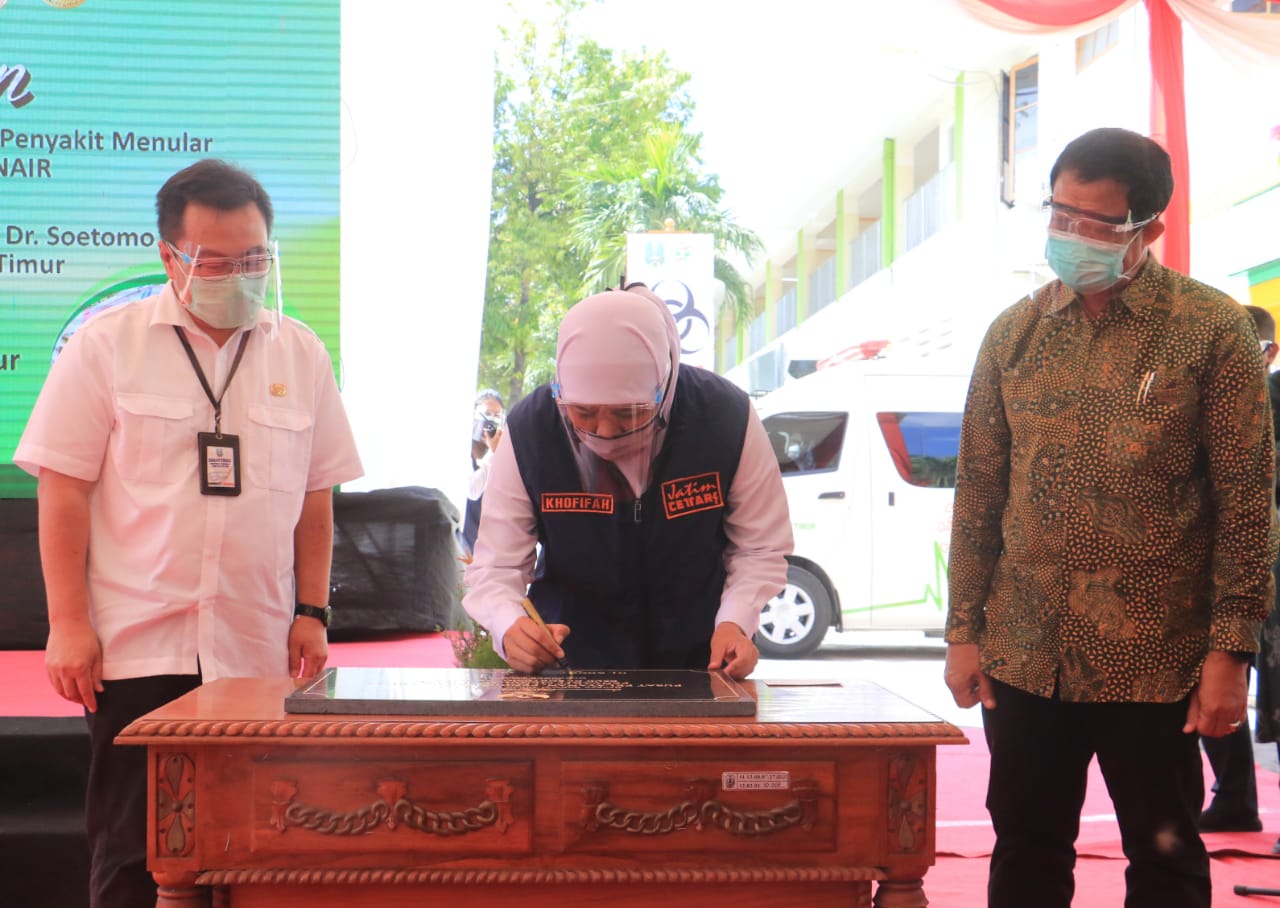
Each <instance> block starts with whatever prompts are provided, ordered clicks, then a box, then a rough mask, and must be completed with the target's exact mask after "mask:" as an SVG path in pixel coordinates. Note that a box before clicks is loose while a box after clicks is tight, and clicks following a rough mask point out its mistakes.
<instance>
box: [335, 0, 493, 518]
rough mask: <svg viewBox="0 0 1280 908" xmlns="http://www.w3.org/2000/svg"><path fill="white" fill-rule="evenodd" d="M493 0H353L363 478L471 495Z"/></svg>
mask: <svg viewBox="0 0 1280 908" xmlns="http://www.w3.org/2000/svg"><path fill="white" fill-rule="evenodd" d="M496 22H497V3H496V2H495V0H468V2H466V3H445V4H434V3H420V2H416V0H394V2H379V3H370V2H349V3H343V5H342V104H343V134H342V374H341V376H340V378H341V380H342V396H343V401H344V402H345V404H346V407H347V412H348V414H349V415H350V417H351V422H352V425H353V427H354V429H355V433H356V440H357V442H358V444H359V446H360V456H361V458H362V459H363V460H364V466H365V473H366V475H365V477H364V478H363V479H361V480H359V481H357V482H353V483H349V484H347V485H346V486H344V488H347V489H349V490H362V489H377V488H389V487H394V486H402V485H421V486H428V487H432V488H437V489H440V490H441V491H442V492H444V493H445V494H446V495H447V496H448V498H449V499H450V501H452V502H453V503H454V505H455V506H457V507H458V508H459V510H461V508H462V506H463V504H464V503H465V495H466V492H465V483H466V474H467V471H468V470H469V468H470V465H469V462H468V460H467V455H466V451H467V447H468V444H469V439H470V430H471V404H472V401H473V399H474V397H475V374H476V363H477V356H478V353H479V347H480V318H481V312H482V307H483V304H484V282H485V261H486V256H487V254H488V223H489V193H490V178H491V171H492V156H491V140H492V131H493V117H492V110H493V47H494V44H495V38H496Z"/></svg>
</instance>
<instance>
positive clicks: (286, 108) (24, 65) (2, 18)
mask: <svg viewBox="0 0 1280 908" xmlns="http://www.w3.org/2000/svg"><path fill="white" fill-rule="evenodd" d="M339 2H340V0H276V2H273V3H262V2H257V0H182V2H181V3H157V2H155V0H0V497H25V496H29V495H32V494H34V480H32V479H31V478H30V477H28V476H27V475H26V474H25V473H23V472H22V471H20V470H19V469H18V468H17V467H15V466H14V465H13V463H12V460H13V452H14V449H15V447H16V446H17V443H18V439H19V437H20V436H21V434H22V430H23V427H24V426H25V425H26V421H27V416H28V414H29V413H30V411H31V406H32V404H33V403H34V402H35V399H36V395H37V394H38V393H39V391H40V387H41V385H42V384H43V382H44V379H45V376H46V375H47V374H48V371H49V365H50V363H51V361H52V358H53V356H54V355H55V354H56V351H57V350H58V349H60V348H61V345H62V344H63V343H65V341H66V338H67V337H68V336H69V335H70V333H71V332H73V331H74V330H75V329H76V328H77V327H78V326H79V325H80V324H82V323H83V321H84V320H85V319H86V318H87V317H89V316H91V315H92V314H93V313H94V312H96V311H99V310H101V309H102V308H104V307H107V306H110V305H113V304H116V303H119V302H122V301H127V300H128V299H133V298H138V297H142V296H147V295H149V294H150V293H153V292H155V289H156V288H157V286H158V285H160V284H163V282H164V280H165V277H164V274H163V271H162V269H161V267H160V263H159V255H158V253H157V252H156V248H155V245H156V240H157V235H156V223H155V194H156V190H157V189H159V188H160V186H161V184H162V183H163V182H164V181H165V179H167V178H168V177H169V176H170V175H171V174H172V173H174V172H175V171H177V170H179V169H181V168H182V167H185V166H187V165H188V164H190V163H192V162H194V161H196V160H199V159H200V158H204V157H217V158H222V159H224V160H227V161H230V162H232V163H234V164H237V165H239V166H242V167H245V168H247V169H248V170H250V171H252V172H253V173H254V174H255V175H256V176H257V177H258V179H259V180H260V181H261V182H262V184H263V185H264V186H265V187H266V188H267V191H268V192H269V193H271V196H272V201H273V202H274V205H275V212H276V217H275V232H274V237H275V239H276V240H278V241H279V244H280V258H281V272H282V274H283V278H284V303H285V312H286V314H289V315H293V316H296V317H298V318H301V319H302V320H303V321H305V322H306V323H307V324H308V325H310V326H311V327H312V328H313V329H314V330H315V331H316V332H317V333H318V334H319V335H320V337H321V338H322V339H323V340H324V342H325V344H326V345H327V346H328V348H329V352H330V354H331V356H332V357H333V359H334V362H335V364H336V363H337V360H338V354H339V349H338V286H339V284H338V279H339V271H338V243H339V233H338V226H339V220H338V205H339V103H340V101H339V25H340V16H339Z"/></svg>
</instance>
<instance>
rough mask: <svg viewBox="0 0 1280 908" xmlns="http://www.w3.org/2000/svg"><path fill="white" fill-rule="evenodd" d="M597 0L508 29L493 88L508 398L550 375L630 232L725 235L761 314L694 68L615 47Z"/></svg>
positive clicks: (567, 0)
mask: <svg viewBox="0 0 1280 908" xmlns="http://www.w3.org/2000/svg"><path fill="white" fill-rule="evenodd" d="M584 6H585V0H554V2H552V3H551V4H550V6H549V10H550V12H551V14H552V15H551V17H550V19H549V20H548V21H547V22H546V23H544V24H542V25H535V24H534V23H533V22H530V21H527V20H526V21H522V22H520V23H519V25H517V26H515V27H513V28H511V29H502V30H501V35H500V37H501V40H500V42H499V51H498V60H497V72H496V76H495V92H494V135H493V150H494V171H493V208H492V212H491V216H490V228H489V273H488V281H487V285H486V288H485V309H484V323H483V334H482V341H481V350H480V375H479V380H480V385H481V386H492V387H496V388H501V389H505V392H506V393H505V396H506V399H507V404H508V406H511V405H514V404H515V402H516V401H517V400H519V399H520V398H521V397H522V396H523V395H524V394H525V392H526V391H527V390H529V389H531V388H533V387H535V386H536V385H537V384H539V383H541V382H543V381H547V380H548V379H549V378H551V376H552V374H553V371H554V368H555V364H554V356H555V341H556V329H557V327H558V326H559V324H560V319H561V317H562V316H563V315H564V312H565V310H566V309H567V308H568V307H569V306H571V305H573V303H575V302H577V301H578V300H579V299H581V298H582V297H583V296H584V295H586V294H588V293H592V292H595V291H597V290H600V289H603V288H605V287H608V286H613V285H616V284H617V281H618V279H619V278H620V277H621V276H622V271H623V263H624V261H625V248H626V234H627V233H628V232H629V231H638V230H660V229H663V228H664V226H665V222H666V220H667V219H668V218H670V219H671V221H672V222H673V225H674V229H676V230H687V231H693V232H700V233H711V234H713V235H714V236H715V238H716V250H717V256H716V264H715V276H716V277H717V278H719V279H720V280H721V281H722V282H723V283H724V285H725V291H726V292H725V303H726V305H728V306H731V307H732V308H733V309H734V310H735V311H736V312H738V313H739V314H740V315H743V316H746V317H749V316H750V312H751V305H752V300H751V290H750V288H749V287H748V286H747V284H746V281H745V280H744V279H743V277H742V276H741V275H740V274H739V273H738V271H737V270H736V269H735V268H734V267H733V266H732V265H731V264H730V263H729V260H728V258H727V257H726V256H727V255H729V254H732V253H734V252H736V253H739V254H741V255H743V256H745V257H746V259H747V260H748V261H750V259H751V257H752V256H753V255H755V254H756V253H757V252H759V251H760V249H761V245H760V241H759V239H758V238H757V237H756V235H755V234H754V233H752V232H751V231H749V230H745V229H743V228H741V227H739V226H738V225H737V224H735V223H734V221H733V218H732V217H731V216H730V215H729V214H728V213H727V212H726V211H724V210H723V209H722V208H721V207H720V200H721V197H722V195H723V190H722V189H721V188H720V185H719V182H718V180H717V178H716V177H715V176H714V175H707V174H704V173H703V172H702V161H701V159H700V158H699V156H698V147H699V143H700V142H701V136H699V135H697V134H692V133H689V132H687V131H686V128H687V126H688V123H689V119H690V117H691V116H692V114H693V102H692V100H691V99H690V98H689V96H688V93H687V91H686V89H685V86H686V84H687V83H688V81H689V76H688V74H687V73H683V72H679V71H677V70H674V69H672V68H671V66H670V64H669V63H668V61H667V57H666V54H665V53H664V52H656V53H648V52H641V53H625V54H620V55H615V53H614V52H613V51H612V50H610V49H608V48H604V47H601V46H600V45H599V44H597V43H595V42H593V41H591V40H589V39H586V38H584V37H582V36H581V35H579V34H577V33H576V32H575V31H574V27H573V26H574V17H575V14H577V13H579V12H580V11H581V10H582V9H583V8H584Z"/></svg>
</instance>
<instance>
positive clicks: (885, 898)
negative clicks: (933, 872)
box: [871, 879, 929, 908]
mask: <svg viewBox="0 0 1280 908" xmlns="http://www.w3.org/2000/svg"><path fill="white" fill-rule="evenodd" d="M871 904H872V905H873V906H875V908H926V906H927V905H928V904H929V900H928V899H927V898H925V897H924V880H923V879H918V880H882V881H881V882H880V885H879V886H877V887H876V895H875V898H873V899H872V900H871Z"/></svg>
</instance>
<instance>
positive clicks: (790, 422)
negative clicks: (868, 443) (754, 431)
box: [764, 412, 849, 476]
mask: <svg viewBox="0 0 1280 908" xmlns="http://www.w3.org/2000/svg"><path fill="white" fill-rule="evenodd" d="M848 422H849V414H848V413H842V412H841V413H775V414H773V415H772V416H766V417H765V418H764V428H765V431H766V432H767V433H768V434H769V444H771V445H772V446H773V453H774V456H775V457H777V458H778V469H780V470H781V471H782V475H784V476H788V475H796V474H800V473H823V472H827V471H830V470H834V469H835V468H836V467H838V466H840V450H841V448H842V447H843V446H844V430H845V426H846V425H847V424H848Z"/></svg>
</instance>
